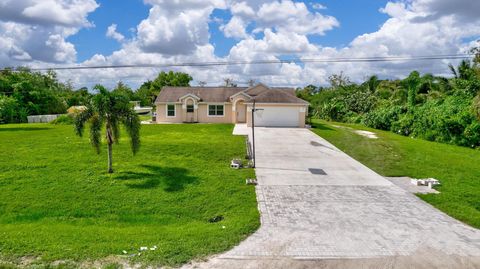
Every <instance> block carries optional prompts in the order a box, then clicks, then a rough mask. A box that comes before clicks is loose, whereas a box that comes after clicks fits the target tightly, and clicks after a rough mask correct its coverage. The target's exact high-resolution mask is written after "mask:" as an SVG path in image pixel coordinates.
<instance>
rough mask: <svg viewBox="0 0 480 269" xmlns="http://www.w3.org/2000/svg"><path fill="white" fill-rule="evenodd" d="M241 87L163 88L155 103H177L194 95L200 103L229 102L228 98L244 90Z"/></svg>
mask: <svg viewBox="0 0 480 269" xmlns="http://www.w3.org/2000/svg"><path fill="white" fill-rule="evenodd" d="M246 89H247V88H241V87H164V88H163V89H162V90H161V91H160V94H159V95H158V96H157V100H155V103H162V102H178V101H179V99H180V98H181V97H183V96H185V95H187V94H189V93H190V94H194V95H196V96H198V97H199V98H200V101H201V102H219V103H223V102H229V101H230V100H229V98H230V96H232V95H234V94H236V93H239V92H241V91H244V90H246Z"/></svg>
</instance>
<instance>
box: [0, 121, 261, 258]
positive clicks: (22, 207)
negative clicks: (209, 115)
mask: <svg viewBox="0 0 480 269" xmlns="http://www.w3.org/2000/svg"><path fill="white" fill-rule="evenodd" d="M232 129H233V126H232V125H145V126H142V131H141V140H142V147H141V149H140V152H139V153H138V154H137V155H136V156H132V154H131V151H130V148H129V145H128V141H127V140H126V136H123V137H122V139H121V141H120V144H119V145H115V146H114V152H113V158H114V169H115V173H114V174H113V175H109V174H107V173H106V169H107V167H106V165H107V156H106V151H105V150H103V151H102V154H101V155H96V154H95V153H94V150H93V148H92V147H91V146H90V144H89V141H88V135H86V137H84V138H83V139H82V138H79V137H76V136H75V135H74V132H73V127H72V126H54V125H50V124H43V125H26V124H25V125H2V126H0V148H1V152H0V171H1V173H0V194H1V195H0V257H3V258H0V260H1V259H3V260H9V261H12V260H13V261H15V259H18V258H20V257H24V256H33V257H41V261H39V262H40V263H44V264H48V263H49V262H52V261H57V260H73V261H77V262H82V261H88V260H90V261H91V260H96V259H101V258H103V257H107V256H116V255H123V253H122V252H123V250H125V251H127V252H128V254H127V255H131V254H137V253H139V248H140V247H143V246H146V247H153V246H157V247H158V248H157V249H156V250H152V251H151V250H148V251H144V252H142V254H141V255H140V256H135V257H134V258H129V259H131V260H133V262H140V263H144V264H153V265H159V264H161V265H178V264H181V263H185V262H187V261H189V260H191V259H193V258H200V257H205V256H206V255H209V254H213V253H218V252H222V251H224V250H227V249H229V248H231V247H232V246H234V245H235V244H237V243H238V242H240V241H241V240H242V239H244V238H245V237H246V236H247V235H249V234H251V233H252V232H253V231H255V230H256V229H257V228H258V227H259V213H258V210H257V203H256V198H255V191H254V187H252V186H246V185H245V179H246V178H249V177H253V176H254V171H253V169H244V170H232V169H231V168H229V164H230V160H231V159H232V158H234V157H241V158H243V157H244V156H245V141H244V138H243V137H238V136H232V135H231V133H232ZM105 147H106V146H105ZM218 215H221V216H223V218H224V219H223V220H222V221H220V222H216V223H210V222H209V219H211V218H212V217H215V216H218ZM0 264H1V261H0ZM0 267H1V265H0Z"/></svg>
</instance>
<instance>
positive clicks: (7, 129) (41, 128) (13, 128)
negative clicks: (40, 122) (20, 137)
mask: <svg viewBox="0 0 480 269" xmlns="http://www.w3.org/2000/svg"><path fill="white" fill-rule="evenodd" d="M50 129H53V128H45V127H7V128H0V132H25V131H46V130H50Z"/></svg>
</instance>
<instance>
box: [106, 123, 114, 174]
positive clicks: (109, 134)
mask: <svg viewBox="0 0 480 269" xmlns="http://www.w3.org/2000/svg"><path fill="white" fill-rule="evenodd" d="M107 145H108V173H110V174H111V173H113V165H112V145H113V138H112V129H111V128H110V124H107Z"/></svg>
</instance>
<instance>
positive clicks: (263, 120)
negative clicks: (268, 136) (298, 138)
mask: <svg viewBox="0 0 480 269" xmlns="http://www.w3.org/2000/svg"><path fill="white" fill-rule="evenodd" d="M257 108H258V109H263V111H258V112H256V113H255V126H265V127H298V120H299V112H300V108H299V107H261V106H257Z"/></svg>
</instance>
